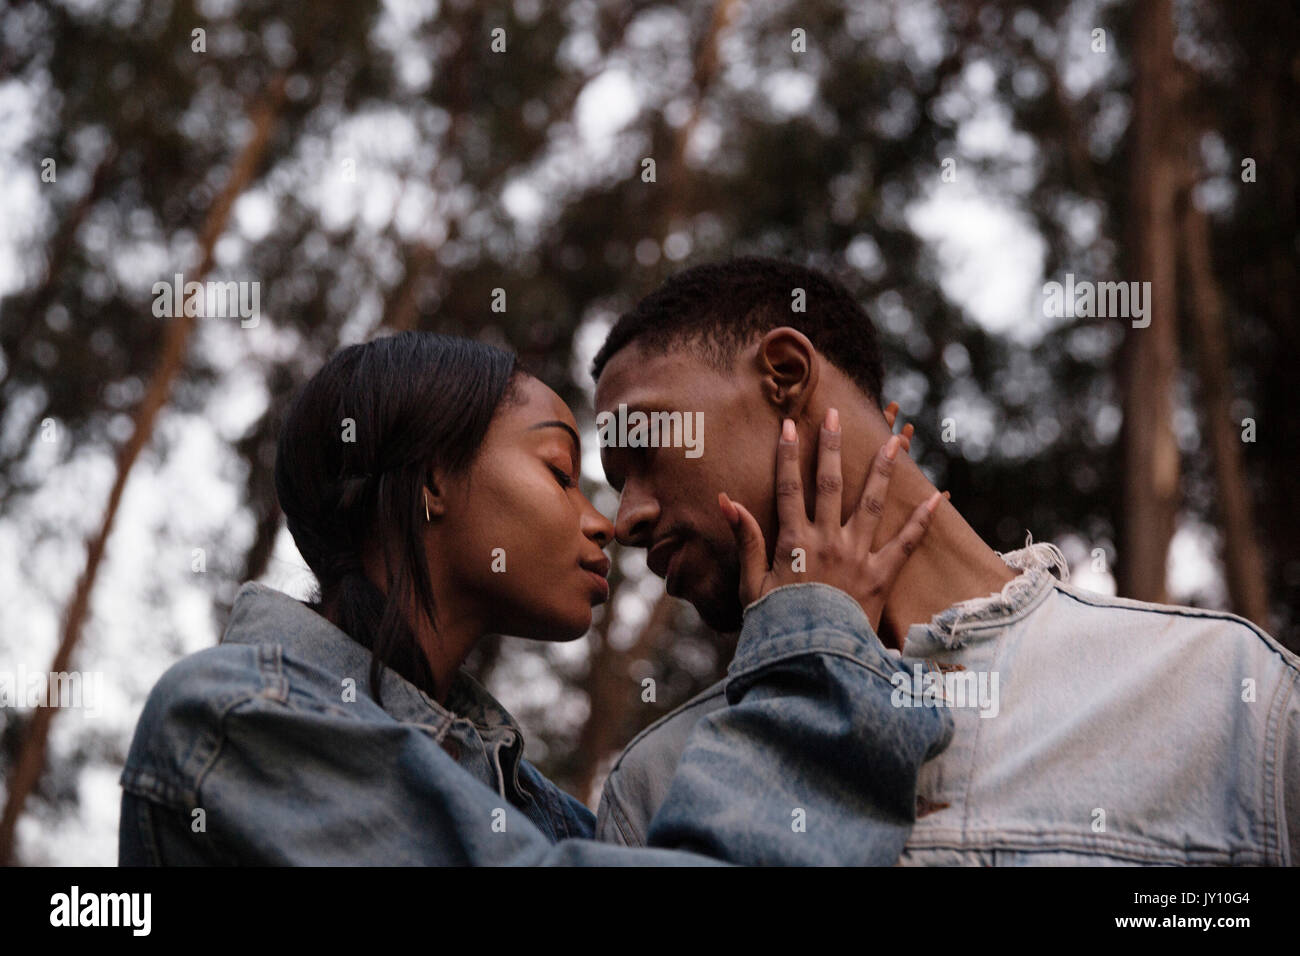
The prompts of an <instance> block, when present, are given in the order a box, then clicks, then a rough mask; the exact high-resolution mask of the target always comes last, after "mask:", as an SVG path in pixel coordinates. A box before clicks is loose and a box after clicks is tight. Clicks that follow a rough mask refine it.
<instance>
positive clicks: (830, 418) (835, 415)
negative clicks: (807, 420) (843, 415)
mask: <svg viewBox="0 0 1300 956" xmlns="http://www.w3.org/2000/svg"><path fill="white" fill-rule="evenodd" d="M826 430H827V431H831V432H837V431H839V430H840V410H839V409H838V408H832V409H830V410H828V411H827V412H826Z"/></svg>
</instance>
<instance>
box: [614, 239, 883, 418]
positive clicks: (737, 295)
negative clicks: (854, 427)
mask: <svg viewBox="0 0 1300 956" xmlns="http://www.w3.org/2000/svg"><path fill="white" fill-rule="evenodd" d="M796 290H802V292H803V294H802V296H801V297H800V298H802V300H803V309H804V311H802V312H796V311H794V305H795V304H796V302H797V301H798V299H797V298H796ZM783 325H788V326H790V327H791V328H795V329H798V330H799V331H800V332H802V333H803V334H804V335H806V336H808V340H809V341H810V342H812V344H813V346H814V347H815V348H816V349H817V351H818V352H820V353H822V355H823V356H824V357H825V358H826V359H827V360H828V361H830V362H831V364H833V365H834V366H835V367H836V368H838V369H840V370H841V371H843V372H844V373H845V374H847V375H848V376H849V377H850V378H852V379H853V381H854V382H855V383H857V385H858V387H859V388H861V389H862V390H863V391H864V392H866V393H867V394H868V395H870V396H871V398H872V400H873V401H874V402H875V403H876V404H877V405H879V404H880V392H881V379H882V378H883V375H884V370H883V366H882V360H881V351H880V336H879V334H878V333H877V332H876V327H875V325H874V324H872V321H871V319H870V318H868V316H867V313H866V312H865V311H864V310H863V308H862V306H860V305H859V304H858V302H857V300H856V299H854V298H853V295H852V294H851V293H850V292H849V290H848V289H846V288H845V287H844V286H843V284H841V283H840V282H838V281H837V280H835V279H833V278H831V277H830V276H828V275H826V274H825V273H823V272H819V271H818V270H816V269H812V268H808V267H805V266H800V265H796V264H795V263H793V262H784V261H782V260H779V259H767V258H761V257H758V256H745V257H742V258H737V259H729V260H727V261H725V262H716V263H709V264H707V265H700V266H695V267H694V268H691V269H687V270H686V271H685V272H680V273H678V274H677V275H675V276H673V277H672V278H670V279H669V280H668V281H667V282H665V283H664V284H663V285H661V286H660V287H659V288H658V289H656V290H655V291H654V292H652V293H651V294H650V295H648V296H646V297H645V298H644V299H642V300H641V301H640V302H638V303H637V304H636V306H635V307H634V308H633V309H632V310H631V311H630V312H627V313H624V314H623V315H622V316H621V317H620V318H619V320H618V321H617V322H616V323H615V324H614V327H613V328H612V329H611V330H610V332H609V336H608V337H607V338H606V339H605V344H604V345H602V346H601V348H600V351H599V352H597V353H596V358H595V360H594V361H593V362H592V365H591V376H592V378H594V379H599V378H600V374H601V372H602V371H604V368H605V365H606V364H607V363H608V362H609V360H610V359H611V358H613V357H614V355H615V354H616V353H617V352H619V351H621V350H622V349H623V348H624V347H625V346H627V345H630V344H632V343H633V342H635V343H636V344H637V345H639V346H641V347H642V348H643V349H646V350H647V351H648V352H650V353H651V354H662V353H665V352H667V351H668V350H669V349H670V348H673V347H676V346H678V345H682V344H689V345H691V346H693V347H694V349H695V351H696V353H697V354H698V355H700V357H701V358H703V359H704V360H705V361H706V362H707V363H708V364H709V365H710V366H712V367H713V368H716V369H718V370H720V371H722V370H726V369H729V368H731V366H732V364H733V363H734V361H735V358H736V354H737V353H738V352H739V351H740V349H741V348H743V347H744V346H745V345H747V344H748V343H749V342H751V341H752V340H753V339H754V338H755V337H756V336H759V335H762V334H764V333H766V332H768V331H769V330H771V329H775V328H779V327H780V326H783Z"/></svg>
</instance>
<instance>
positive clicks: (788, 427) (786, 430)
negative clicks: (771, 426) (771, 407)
mask: <svg viewBox="0 0 1300 956" xmlns="http://www.w3.org/2000/svg"><path fill="white" fill-rule="evenodd" d="M798 437H799V436H798V434H797V433H796V432H795V430H794V419H793V418H787V419H786V420H785V421H783V422H782V423H781V441H784V442H793V441H794V440H795V439H797V438H798Z"/></svg>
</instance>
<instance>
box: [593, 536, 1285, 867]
mask: <svg viewBox="0 0 1300 956" xmlns="http://www.w3.org/2000/svg"><path fill="white" fill-rule="evenodd" d="M1002 557H1003V560H1004V561H1006V562H1007V564H1008V565H1009V566H1011V567H1012V568H1016V569H1021V570H1022V573H1021V574H1020V575H1018V576H1017V577H1016V578H1014V579H1013V580H1012V581H1010V582H1009V583H1008V584H1007V586H1006V587H1005V588H1004V589H1003V590H1002V591H1001V592H1000V593H997V594H993V595H990V596H989V597H986V598H976V599H974V600H971V601H964V602H962V603H960V604H956V605H953V606H952V607H950V608H948V609H947V610H945V611H943V612H941V613H940V614H938V615H936V616H935V617H934V618H933V619H932V620H931V621H930V622H928V623H926V624H917V625H914V626H912V627H911V628H910V629H909V630H908V632H907V634H906V635H905V638H904V643H903V649H902V653H901V655H900V654H899V652H898V651H896V650H892V649H891V650H890V652H889V653H890V654H891V655H894V656H895V659H896V660H897V661H898V662H899V663H900V665H901V666H902V667H903V668H904V669H906V670H908V671H909V672H912V668H913V667H914V666H919V665H921V664H922V662H923V661H927V662H933V663H934V664H936V665H937V667H938V669H939V671H940V672H941V673H942V675H943V677H942V680H941V681H940V680H937V679H930V678H927V677H924V676H921V677H919V678H918V677H917V676H916V674H915V673H911V676H912V679H911V680H907V681H902V682H900V683H902V684H903V685H904V686H907V687H910V688H913V689H915V688H916V686H917V685H920V686H921V693H920V694H919V695H918V696H919V697H920V699H921V701H922V703H923V704H927V705H937V706H942V707H944V708H945V709H947V710H950V711H951V712H952V714H953V716H954V718H955V719H956V730H955V734H954V737H953V740H952V743H951V744H950V745H949V746H948V747H947V748H946V749H945V750H944V752H943V753H941V754H940V755H939V756H938V757H937V758H936V759H934V760H932V761H930V762H928V763H927V764H925V765H924V766H923V767H922V768H921V773H920V777H919V779H918V806H917V815H918V819H917V823H916V825H915V827H913V829H912V832H911V834H910V836H909V837H908V840H907V845H906V847H905V848H904V851H903V853H902V855H901V857H900V862H901V863H902V864H903V865H981V866H1007V865H1011V866H1014V865H1024V864H1045V865H1059V864H1066V865H1091V866H1098V865H1140V864H1151V865H1193V864H1217V865H1224V864H1258V865H1288V864H1300V659H1297V657H1296V655H1294V654H1292V653H1291V652H1290V651H1288V650H1286V649H1285V648H1284V647H1282V646H1281V645H1280V644H1278V643H1277V642H1276V641H1275V640H1273V638H1271V637H1270V636H1269V635H1267V634H1265V633H1264V632H1263V631H1261V630H1260V629H1259V628H1257V627H1255V626H1254V625H1253V624H1251V623H1249V622H1248V621H1245V620H1243V619H1241V618H1238V617H1234V616H1233V615H1231V614H1225V613H1222V612H1218V611H1208V610H1201V609H1197V608H1188V607H1175V606H1171V605H1164V604H1147V603H1143V602H1139V601H1130V600H1125V599H1123V598H1113V597H1107V596H1105V595H1101V594H1095V593H1093V592H1090V591H1085V590H1082V589H1079V588H1075V587H1072V586H1070V585H1069V583H1068V579H1069V571H1068V569H1067V567H1066V564H1065V559H1064V556H1063V555H1061V553H1060V551H1059V550H1058V549H1057V548H1056V547H1055V546H1053V545H1050V544H1036V545H1032V546H1030V547H1028V548H1025V549H1023V550H1020V551H1014V552H1011V553H1009V554H1005V555H1003V556H1002ZM1052 569H1055V570H1056V571H1057V572H1058V573H1059V575H1060V579H1058V578H1057V577H1056V576H1054V575H1053V574H1052V573H1051V572H1052ZM721 692H722V687H721V685H717V686H715V687H713V688H710V689H709V690H707V691H705V692H704V693H702V694H700V695H699V696H698V697H696V698H694V699H693V700H691V701H689V702H687V703H686V704H684V705H683V706H682V707H680V708H678V710H676V711H674V712H673V713H671V714H669V715H667V716H666V717H664V718H663V719H662V720H660V721H659V722H658V723H656V724H652V725H651V726H650V727H648V728H647V729H646V730H645V731H643V732H642V733H641V734H640V735H639V736H638V737H637V738H635V739H634V740H633V741H632V743H630V744H629V745H628V747H627V749H626V750H624V752H623V754H622V755H621V756H620V757H619V758H618V760H617V762H616V763H615V764H614V767H613V769H612V770H611V772H610V775H609V777H608V779H607V780H606V783H605V789H604V793H603V794H602V797H601V803H600V808H599V812H598V822H597V834H598V836H599V837H600V838H601V839H605V840H609V841H613V842H619V843H623V844H626V845H631V846H636V845H640V844H641V843H643V842H644V838H645V837H644V835H645V831H646V825H647V822H648V821H649V819H650V817H651V816H652V815H653V813H654V810H655V808H656V807H657V806H658V805H659V801H660V800H661V799H662V798H663V794H664V792H665V789H664V783H663V781H665V780H666V779H667V778H668V777H670V776H671V774H672V768H673V766H674V765H675V764H676V761H677V757H678V754H680V753H681V747H682V744H683V742H684V740H685V739H686V737H687V736H688V735H689V734H690V732H691V730H692V728H693V727H695V726H696V725H697V724H698V723H699V722H701V721H703V720H707V719H708V718H709V715H710V714H712V713H714V712H715V711H716V709H717V708H718V707H719V706H721V704H722V701H723V698H722V696H721Z"/></svg>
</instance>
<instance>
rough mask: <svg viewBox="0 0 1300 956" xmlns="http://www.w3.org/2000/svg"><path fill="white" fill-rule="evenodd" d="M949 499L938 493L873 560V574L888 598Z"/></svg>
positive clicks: (919, 506)
mask: <svg viewBox="0 0 1300 956" xmlns="http://www.w3.org/2000/svg"><path fill="white" fill-rule="evenodd" d="M947 497H948V492H946V491H945V492H942V493H940V492H938V491H936V492H935V493H934V494H932V495H931V496H930V497H929V498H928V499H927V500H925V501H923V502H921V503H920V504H919V505H917V506H916V508H914V509H913V511H912V514H911V516H910V517H909V518H908V519H907V524H905V525H903V527H902V530H900V531H899V532H898V534H896V535H894V537H892V538H890V539H889V540H888V541H887V542H885V544H884V546H883V547H882V548H881V549H880V550H879V551H877V552H876V553H875V555H874V556H873V557H874V568H873V570H874V571H875V572H876V574H875V576H876V580H877V583H878V584H879V586H880V589H881V593H883V594H888V593H889V591H890V589H891V588H892V587H893V586H894V582H895V581H896V580H898V574H899V572H900V571H902V570H903V565H904V564H906V563H907V559H908V558H910V557H911V556H912V552H914V551H915V550H916V549H917V546H918V545H920V543H921V539H922V538H924V537H925V533H926V532H927V531H929V530H930V522H931V521H932V520H933V519H934V512H935V510H936V509H938V507H939V505H940V503H941V502H943V501H945V500H946V499H947Z"/></svg>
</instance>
